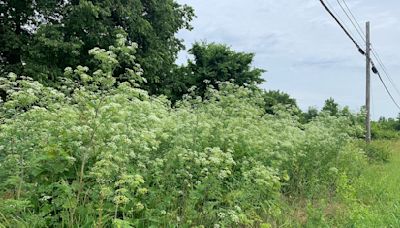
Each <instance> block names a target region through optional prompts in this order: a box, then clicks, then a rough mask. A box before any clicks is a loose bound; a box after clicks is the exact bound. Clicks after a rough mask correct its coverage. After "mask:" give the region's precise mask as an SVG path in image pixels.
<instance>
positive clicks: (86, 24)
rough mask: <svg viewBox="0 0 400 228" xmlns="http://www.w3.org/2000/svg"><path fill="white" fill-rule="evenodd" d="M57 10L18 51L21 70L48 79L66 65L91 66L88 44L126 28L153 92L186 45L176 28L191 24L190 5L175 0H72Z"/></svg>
mask: <svg viewBox="0 0 400 228" xmlns="http://www.w3.org/2000/svg"><path fill="white" fill-rule="evenodd" d="M54 10H55V9H54ZM57 11H59V14H60V16H59V17H58V18H59V20H56V21H53V22H52V23H46V24H45V25H42V26H39V28H38V29H37V30H36V31H35V33H34V36H33V37H32V39H31V41H29V42H28V43H29V45H28V46H27V48H26V50H25V52H24V53H20V52H19V53H17V55H18V58H20V59H22V62H25V64H26V65H25V66H24V67H23V69H22V70H20V71H24V73H25V74H27V75H29V76H31V77H33V78H34V79H36V80H39V81H42V82H45V83H46V84H52V83H54V82H57V81H58V80H59V79H60V77H62V72H63V70H64V68H65V67H67V66H72V67H74V66H78V65H84V66H88V67H89V69H94V66H95V63H93V61H92V60H91V58H90V57H89V50H90V49H92V48H93V47H99V48H104V49H105V48H108V47H109V46H110V45H112V44H113V42H114V40H115V37H116V34H119V33H121V31H125V32H126V33H127V39H128V42H135V43H137V44H138V46H139V48H138V52H137V54H136V56H137V62H138V63H139V64H140V65H141V66H142V68H143V69H144V72H145V75H144V77H145V78H147V80H148V83H147V84H146V85H144V87H145V88H146V89H147V90H148V91H150V92H151V93H160V91H161V88H162V85H164V84H165V83H164V81H165V80H166V79H167V78H168V77H169V76H170V73H171V70H172V68H173V66H174V62H175V60H176V57H177V53H178V52H179V51H180V50H182V49H183V48H184V46H183V44H182V41H181V40H179V39H178V38H176V37H175V34H176V33H177V32H178V31H179V30H180V29H185V28H186V29H191V26H190V25H189V22H190V21H191V19H192V17H193V16H194V14H193V9H192V8H190V7H189V6H186V5H180V4H178V3H177V2H176V1H175V0H154V1H148V0H101V1H100V0H91V1H90V0H80V1H78V0H73V1H65V4H63V5H62V7H61V9H60V10H57ZM25 24H27V23H25ZM130 67H132V66H130V65H129V62H125V63H120V65H119V66H118V69H117V70H116V71H117V72H124V71H125V68H130ZM13 71H16V70H13ZM117 75H120V74H118V73H117Z"/></svg>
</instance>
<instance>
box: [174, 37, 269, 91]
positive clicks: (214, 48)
mask: <svg viewBox="0 0 400 228" xmlns="http://www.w3.org/2000/svg"><path fill="white" fill-rule="evenodd" d="M189 53H190V54H192V55H193V57H194V58H193V60H189V61H188V64H187V65H186V66H183V67H181V68H179V69H177V70H176V71H175V72H176V75H177V76H176V77H175V78H171V79H172V80H173V81H172V80H171V81H169V83H168V84H169V85H170V88H169V89H170V91H169V93H170V95H171V97H173V99H179V98H180V97H181V96H182V95H183V94H185V93H187V91H188V89H189V88H191V87H192V86H196V90H195V91H196V94H197V95H199V96H204V94H205V92H206V90H207V88H208V87H209V86H212V87H214V88H218V84H219V83H220V82H228V81H231V82H233V83H235V84H237V85H250V84H259V83H262V82H264V79H262V78H261V75H262V73H264V72H265V71H264V70H263V69H259V68H253V67H252V63H253V60H254V54H253V53H245V52H236V51H233V50H232V49H231V48H230V47H228V46H226V45H223V44H216V43H210V44H208V43H205V42H201V43H199V42H197V43H195V44H194V45H193V47H192V48H191V49H190V50H189ZM174 81H178V83H175V82H174Z"/></svg>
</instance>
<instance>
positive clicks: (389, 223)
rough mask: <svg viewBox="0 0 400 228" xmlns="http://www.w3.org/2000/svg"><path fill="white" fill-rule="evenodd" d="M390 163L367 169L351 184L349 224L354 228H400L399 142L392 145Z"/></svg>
mask: <svg viewBox="0 0 400 228" xmlns="http://www.w3.org/2000/svg"><path fill="white" fill-rule="evenodd" d="M391 149H392V157H391V159H390V162H389V163H386V164H383V165H382V164H375V165H371V166H369V167H367V168H366V170H365V172H364V173H363V175H362V176H361V178H360V179H359V180H358V181H357V183H355V184H354V186H355V192H356V197H355V199H356V202H355V204H354V206H353V208H352V210H351V212H352V213H350V215H351V216H350V218H349V219H350V221H352V223H353V224H352V225H355V226H356V227H400V141H397V142H393V143H392V145H391Z"/></svg>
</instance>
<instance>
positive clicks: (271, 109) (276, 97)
mask: <svg viewBox="0 0 400 228" xmlns="http://www.w3.org/2000/svg"><path fill="white" fill-rule="evenodd" d="M263 96H264V102H265V112H266V113H268V114H275V111H276V110H275V109H276V106H278V105H280V106H283V107H284V108H286V109H287V110H294V111H295V114H300V113H301V111H300V108H299V107H298V106H297V103H296V100H295V99H294V98H292V97H290V96H289V94H287V93H284V92H281V91H279V90H270V91H266V92H265V93H264V94H263Z"/></svg>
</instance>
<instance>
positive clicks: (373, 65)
mask: <svg viewBox="0 0 400 228" xmlns="http://www.w3.org/2000/svg"><path fill="white" fill-rule="evenodd" d="M319 1H320V2H321V4H322V6H323V7H324V8H325V10H326V11H327V12H328V13H329V14H330V15H331V16H332V18H333V19H334V20H335V21H336V22H337V24H338V25H339V26H340V27H341V29H342V30H343V31H344V32H345V34H346V35H347V36H348V38H349V39H350V40H351V41H352V42H353V43H354V45H355V46H356V48H357V49H358V51H359V52H360V53H361V54H362V55H366V53H365V51H364V50H363V49H362V48H361V46H360V45H359V44H358V43H357V41H356V40H355V39H354V37H353V36H352V35H351V32H349V31H348V29H346V26H345V25H343V24H344V23H342V22H341V21H340V20H339V19H338V16H336V15H335V14H334V13H333V12H332V10H330V9H329V7H328V6H327V4H326V3H325V2H324V0H319ZM337 1H338V3H339V5H340V6H341V8H342V10H343V11H344V12H345V14H346V16H347V17H348V18H349V19H350V21H351V22H352V24H353V25H354V26H355V27H356V31H357V33H358V34H359V35H360V36H361V37H362V40H365V38H364V37H363V36H362V35H361V33H360V32H359V31H358V29H359V28H361V26H360V25H359V24H358V22H357V20H356V19H355V16H354V14H353V13H352V12H351V11H350V8H349V7H348V5H347V4H345V5H346V6H347V8H348V10H349V11H350V14H351V15H352V17H353V18H354V20H355V22H353V20H352V19H351V17H350V16H349V14H348V13H347V12H346V10H345V9H344V7H343V6H342V5H341V4H340V2H339V0H337ZM343 1H344V0H343ZM331 8H333V7H331ZM356 24H357V25H358V26H357V25H356ZM357 27H358V28H357ZM361 31H362V29H361ZM371 51H372V49H371ZM372 53H373V55H374V56H375V58H376V59H378V57H377V54H375V53H374V51H372ZM369 61H370V62H371V65H372V71H373V73H374V74H377V75H378V76H379V80H380V81H381V82H382V84H383V86H384V87H385V90H386V92H387V94H388V95H389V97H390V98H391V100H392V101H393V103H394V104H395V105H396V106H397V108H398V109H399V110H400V105H399V104H398V103H397V102H396V100H395V99H394V97H393V95H392V94H391V93H390V91H389V88H388V87H387V85H386V83H385V81H384V80H383V78H382V76H381V74H380V72H379V71H378V69H377V68H376V66H375V63H374V61H373V60H372V59H371V58H369ZM378 64H380V65H381V64H382V65H383V62H382V61H379V60H378ZM382 65H381V67H382ZM383 68H384V67H382V69H383ZM384 71H385V70H384ZM385 74H386V73H385ZM387 77H388V79H389V78H390V76H389V75H388V74H387ZM389 81H390V82H391V84H392V86H394V83H392V80H391V79H389Z"/></svg>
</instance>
